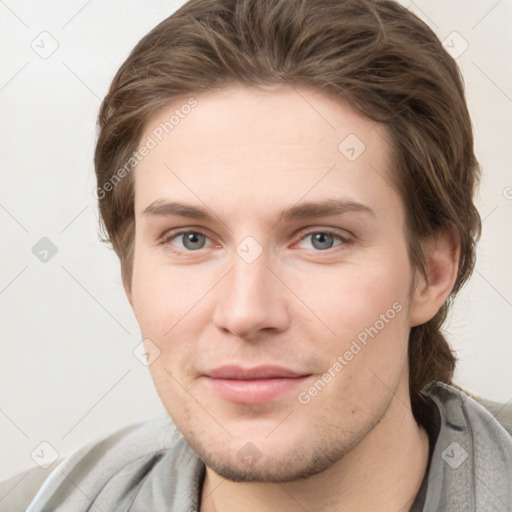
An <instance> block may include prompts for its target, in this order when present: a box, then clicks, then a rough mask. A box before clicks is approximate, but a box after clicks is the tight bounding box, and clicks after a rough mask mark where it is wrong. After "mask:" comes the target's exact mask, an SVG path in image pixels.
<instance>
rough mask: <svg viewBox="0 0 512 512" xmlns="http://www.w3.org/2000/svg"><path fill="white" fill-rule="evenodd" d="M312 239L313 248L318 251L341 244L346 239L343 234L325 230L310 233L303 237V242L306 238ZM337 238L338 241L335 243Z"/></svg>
mask: <svg viewBox="0 0 512 512" xmlns="http://www.w3.org/2000/svg"><path fill="white" fill-rule="evenodd" d="M308 239H309V240H310V241H311V242H310V243H311V246H312V247H313V249H316V250H317V251H325V250H327V249H331V248H332V247H335V246H337V245H340V244H341V243H342V242H343V241H344V240H343V238H342V237H341V236H339V235H335V234H333V233H326V232H323V231H317V232H314V233H309V234H308V235H306V236H304V237H303V238H302V239H301V242H304V241H305V240H308ZM336 240H337V241H338V243H336V244H335V242H336ZM310 248H311V247H306V249H310Z"/></svg>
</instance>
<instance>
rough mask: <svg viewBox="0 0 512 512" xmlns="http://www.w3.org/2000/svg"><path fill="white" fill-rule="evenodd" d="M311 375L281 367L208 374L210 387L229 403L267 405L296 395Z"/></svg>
mask: <svg viewBox="0 0 512 512" xmlns="http://www.w3.org/2000/svg"><path fill="white" fill-rule="evenodd" d="M309 376H310V374H304V373H300V372H297V371H294V370H291V369H289V368H283V367H279V366H258V367H255V368H242V367H239V366H223V367H220V368H216V369H213V370H210V371H208V372H206V373H205V374H204V380H205V383H206V385H208V386H209V387H210V389H212V391H214V392H215V393H216V394H218V395H220V396H221V397H222V398H224V399H225V400H228V401H230V402H234V403H240V404H263V403H266V402H270V401H272V400H274V399H276V398H278V397H279V396H281V395H285V394H286V393H289V392H291V391H293V390H294V389H295V388H296V387H298V386H299V385H300V384H303V382H304V380H305V379H307V378H308V377H309Z"/></svg>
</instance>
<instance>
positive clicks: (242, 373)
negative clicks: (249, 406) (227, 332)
mask: <svg viewBox="0 0 512 512" xmlns="http://www.w3.org/2000/svg"><path fill="white" fill-rule="evenodd" d="M205 375H206V376H207V377H210V378H212V379H233V380H258V379H260V380H262V379H279V378H288V379H290V378H297V377H304V376H306V375H308V374H305V373H300V372H296V371H294V370H291V369H289V368H283V367H281V366H256V367H254V368H242V367H241V366H221V367H219V368H215V369H213V370H209V371H207V372H205Z"/></svg>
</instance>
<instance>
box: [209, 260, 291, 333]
mask: <svg viewBox="0 0 512 512" xmlns="http://www.w3.org/2000/svg"><path fill="white" fill-rule="evenodd" d="M267 265H268V261H267V259H266V257H265V256H264V254H262V255H261V256H260V257H259V258H258V259H257V260H256V261H253V262H252V263H247V262H246V261H244V260H243V259H242V258H240V257H239V256H238V255H237V254H235V255H234V260H233V267H232V269H231V271H230V272H229V273H228V274H227V275H226V277H225V278H224V279H223V280H222V286H221V287H220V288H219V290H218V292H219V296H218V302H217V304H216V307H215V312H214V316H213V322H214V324H215V325H216V326H217V327H218V328H219V329H221V330H223V331H228V332H230V333H231V334H233V335H235V336H237V337H240V338H244V339H246V340H255V339H257V338H258V336H259V335H261V334H262V332H264V333H268V332H269V331H274V332H282V331H284V330H286V329H287V327H288V326H289V322H290V317H289V311H288V308H287V302H286V293H285V292H286V290H285V288H284V286H283V284H282V283H281V282H280V281H279V279H277V278H276V276H275V275H274V272H275V271H271V270H270V269H269V268H268V266H267Z"/></svg>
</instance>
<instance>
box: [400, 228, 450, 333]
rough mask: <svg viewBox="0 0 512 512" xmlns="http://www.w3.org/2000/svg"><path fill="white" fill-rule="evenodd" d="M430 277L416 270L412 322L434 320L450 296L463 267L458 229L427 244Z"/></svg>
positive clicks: (417, 323) (444, 232)
mask: <svg viewBox="0 0 512 512" xmlns="http://www.w3.org/2000/svg"><path fill="white" fill-rule="evenodd" d="M423 251H424V254H425V261H426V270H427V276H424V275H423V273H422V272H421V270H420V269H417V270H416V282H415V288H414V290H413V292H412V300H411V310H410V325H411V327H414V326H415V325H421V324H424V323H425V322H428V321H429V320H430V319H432V318H433V317H434V316H435V315H436V313H437V312H438V311H439V309H440V308H441V306H442V305H443V304H444V302H445V301H446V299H447V298H448V297H449V295H450V293H451V291H452V290H453V286H454V285H455V281H456V279H457V271H458V268H459V255H460V244H459V239H458V236H457V235H456V233H455V231H454V230H446V231H443V232H441V233H439V234H437V235H435V237H434V238H432V239H431V240H429V241H427V242H426V243H425V244H424V245H423Z"/></svg>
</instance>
